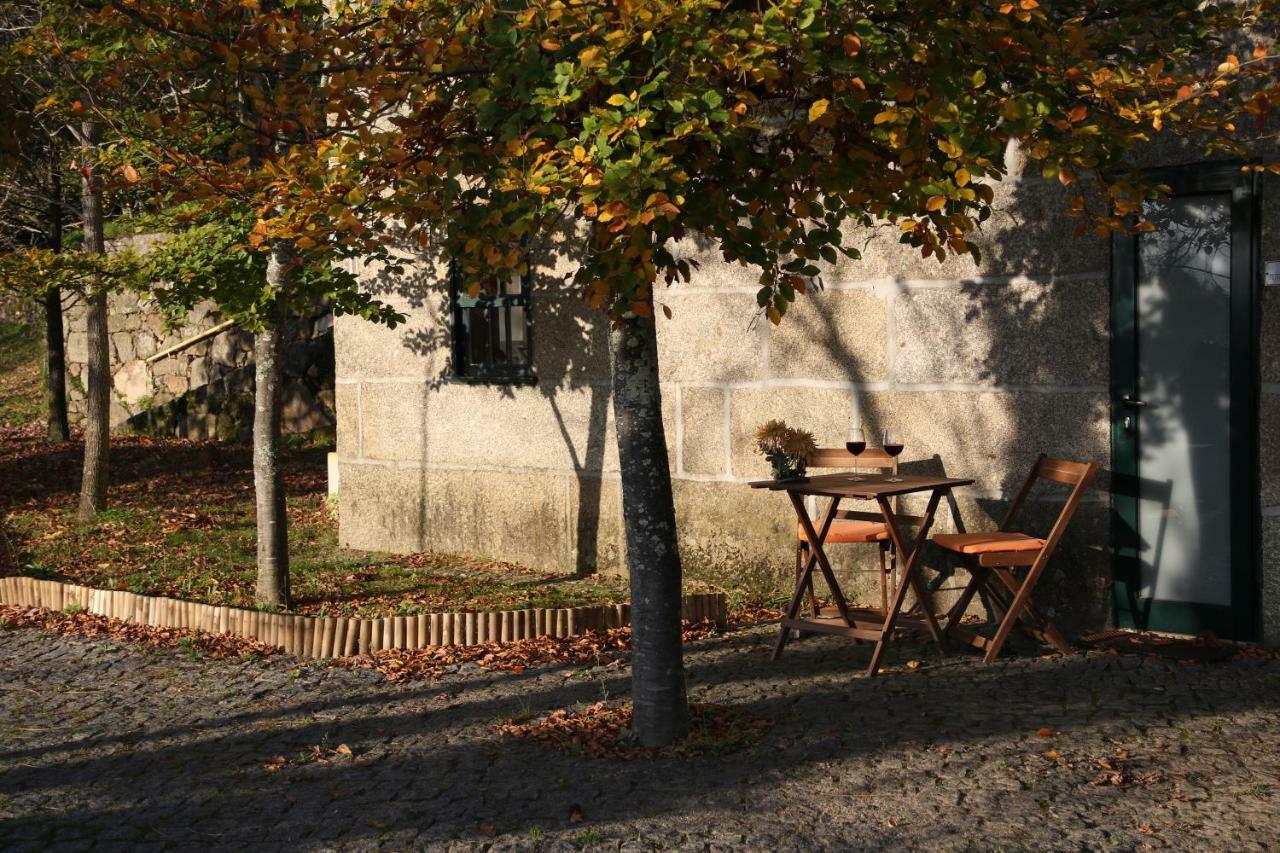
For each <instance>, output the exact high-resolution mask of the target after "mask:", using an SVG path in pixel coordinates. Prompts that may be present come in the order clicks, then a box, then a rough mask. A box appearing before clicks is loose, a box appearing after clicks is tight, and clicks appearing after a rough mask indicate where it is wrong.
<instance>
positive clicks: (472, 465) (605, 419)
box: [335, 153, 1280, 639]
mask: <svg viewBox="0 0 1280 853" xmlns="http://www.w3.org/2000/svg"><path fill="white" fill-rule="evenodd" d="M1011 156H1013V157H1015V158H1016V153H1015V154H1013V155H1011ZM1194 159H1195V158H1194V157H1189V158H1188V159H1187V161H1188V162H1190V161H1192V160H1194ZM1166 162H1168V161H1166ZM1012 174H1013V178H1012V179H1011V180H1007V181H1005V182H1004V183H1003V184H1001V185H998V186H997V205H998V207H999V213H997V214H996V215H995V216H993V217H992V218H991V219H990V220H989V221H988V222H987V223H986V224H985V226H984V229H983V232H982V237H981V239H979V240H978V241H977V242H979V243H980V245H981V248H982V250H983V253H982V261H981V263H976V262H975V261H974V260H973V259H972V258H969V257H963V258H959V257H957V258H948V259H947V260H946V262H945V263H942V264H939V263H938V262H937V261H936V260H933V259H921V258H920V257H919V256H918V254H915V253H912V252H910V251H909V250H907V249H904V248H903V247H901V246H899V245H898V243H897V240H896V233H889V229H886V231H885V232H884V233H868V234H858V235H855V236H856V240H857V245H859V246H860V247H861V248H862V255H863V257H862V259H861V260H860V261H856V262H855V261H848V260H844V259H842V260H841V262H840V263H839V264H838V265H836V266H835V268H834V269H831V270H829V271H828V272H827V274H826V275H825V285H826V286H825V289H824V290H822V291H821V292H819V293H816V294H813V295H811V296H809V297H804V298H802V299H801V300H800V301H799V302H798V303H797V304H796V305H795V306H794V308H793V309H792V311H791V312H789V313H788V315H787V317H786V318H785V319H784V320H783V322H782V324H781V325H780V326H776V327H773V326H771V325H770V324H769V323H767V322H764V321H753V318H754V315H755V311H756V309H755V301H754V293H755V290H756V285H755V275H754V274H752V273H751V272H750V271H749V270H745V269H742V268H739V267H737V266H732V265H728V264H726V263H724V262H723V261H722V260H720V259H719V258H718V256H717V253H716V252H715V251H714V249H712V248H711V247H698V246H694V245H686V246H683V247H682V251H683V252H684V254H685V256H686V257H689V258H691V259H696V260H698V261H699V262H700V266H699V268H698V269H697V271H696V272H695V273H694V275H693V280H692V281H691V282H690V283H688V284H679V285H677V286H674V287H671V288H668V289H664V290H661V291H660V292H658V294H657V299H658V301H660V302H661V303H663V304H665V305H666V306H668V307H669V308H670V309H671V311H672V315H673V316H672V318H671V319H666V318H665V317H664V316H663V315H662V313H661V312H659V314H658V330H659V347H660V357H661V372H662V393H663V406H664V417H665V420H666V435H667V440H668V443H669V452H670V460H671V468H672V475H673V480H674V482H673V486H674V491H675V500H676V509H677V516H678V523H679V531H680V545H681V554H682V557H683V560H684V564H685V569H686V573H687V574H688V575H691V576H702V577H708V578H713V579H715V578H719V579H726V578H730V577H733V578H737V579H739V580H740V579H742V578H744V577H748V578H750V577H763V576H768V577H780V576H783V575H785V574H787V573H789V572H790V571H791V566H792V564H793V560H794V547H795V536H796V533H795V530H796V525H795V519H794V515H793V514H792V512H791V510H790V507H789V505H788V504H787V502H786V501H785V500H783V499H782V498H780V497H779V496H778V495H776V494H768V493H760V492H756V491H753V490H751V489H749V488H748V487H747V486H746V485H745V484H746V483H747V482H748V481H749V480H752V479H759V478H761V477H764V476H767V475H768V467H767V465H766V464H765V462H764V460H763V459H761V458H760V457H758V456H756V455H755V454H754V452H753V448H752V440H753V431H754V429H755V427H756V426H757V425H758V424H760V423H762V422H763V421H765V420H768V419H770V418H783V419H785V420H786V421H787V422H788V423H789V424H792V425H796V426H803V427H805V428H807V429H810V430H812V431H813V432H814V433H815V435H816V437H817V440H818V443H819V445H822V446H838V445H842V444H843V442H844V441H845V440H846V438H847V435H848V432H849V429H850V427H851V424H852V422H853V421H854V420H855V419H857V420H858V421H860V422H861V423H862V425H863V426H864V428H866V429H867V430H868V435H869V436H874V435H876V434H877V431H878V430H880V429H882V428H884V427H887V426H892V427H893V428H895V429H898V430H900V431H901V432H902V433H903V434H904V435H905V439H906V448H907V449H906V452H905V453H904V454H903V457H902V458H903V459H904V460H909V465H908V466H907V468H908V470H911V469H915V470H921V471H924V470H928V471H937V472H941V471H945V472H946V473H947V474H949V475H955V476H966V477H974V478H975V479H976V483H975V485H974V486H973V487H971V488H967V489H963V490H961V491H958V492H957V494H956V497H957V501H956V505H955V506H954V507H953V508H952V509H954V510H956V511H958V512H959V513H960V514H961V516H962V517H963V519H964V522H965V524H966V526H967V528H968V529H969V530H979V529H983V528H984V527H985V528H991V527H994V526H995V525H996V524H997V523H998V521H999V519H1000V517H1001V515H1002V513H1003V510H1004V508H1005V506H1006V505H1007V501H1008V500H1009V499H1010V498H1011V497H1012V493H1013V492H1014V491H1016V489H1017V488H1018V486H1019V485H1020V484H1021V482H1022V480H1023V479H1024V478H1025V476H1026V474H1027V472H1028V470H1029V468H1030V465H1031V464H1032V461H1033V460H1034V458H1035V456H1036V454H1038V453H1040V452H1045V453H1049V454H1051V455H1057V456H1062V457H1066V458H1071V459H1078V460H1082V461H1093V462H1098V463H1099V464H1100V465H1102V466H1103V469H1104V474H1103V475H1102V476H1101V477H1100V478H1099V482H1098V484H1097V486H1096V488H1095V489H1094V491H1093V493H1092V494H1091V495H1090V496H1089V497H1088V499H1087V501H1086V503H1085V504H1084V505H1083V507H1082V508H1081V510H1080V512H1079V514H1078V515H1077V517H1076V519H1075V521H1074V522H1073V524H1072V527H1071V529H1070V530H1069V532H1068V536H1067V538H1066V540H1065V541H1064V543H1063V545H1062V547H1061V550H1060V551H1059V555H1058V557H1057V558H1056V559H1055V563H1056V566H1055V567H1054V569H1053V570H1052V571H1050V572H1049V573H1048V574H1047V575H1046V577H1045V579H1044V580H1043V581H1042V585H1041V591H1042V601H1044V602H1050V603H1052V605H1053V608H1054V610H1055V611H1056V615H1057V617H1058V618H1059V619H1061V620H1062V621H1063V622H1064V623H1065V624H1066V625H1068V626H1069V627H1074V628H1079V627H1081V626H1098V625H1102V624H1105V623H1106V622H1107V620H1108V619H1109V614H1110V601H1109V593H1108V590H1109V585H1110V565H1109V559H1108V554H1107V545H1108V538H1109V530H1110V522H1109V513H1110V496H1109V476H1108V475H1107V473H1105V471H1106V469H1107V468H1109V467H1110V433H1109V430H1110V427H1109V381H1110V371H1109V334H1108V323H1109V266H1110V243H1109V241H1108V240H1105V239H1100V238H1097V237H1094V236H1087V237H1083V238H1079V239H1075V238H1073V237H1072V236H1071V233H1072V231H1073V229H1074V226H1075V224H1076V222H1077V221H1078V220H1073V219H1070V218H1068V217H1067V216H1066V215H1065V213H1064V210H1065V203H1064V200H1063V196H1062V192H1061V190H1060V188H1059V187H1058V186H1057V184H1056V183H1053V184H1050V183H1048V182H1045V181H1042V180H1041V179H1039V178H1038V177H1032V176H1027V177H1019V175H1020V170H1019V168H1018V166H1017V164H1016V163H1015V164H1014V170H1013V172H1012ZM1276 183H1277V182H1276V180H1275V179H1274V178H1272V179H1270V183H1269V184H1268V186H1267V187H1266V188H1265V191H1264V198H1266V199H1267V201H1266V204H1267V211H1266V216H1265V225H1264V244H1263V253H1264V255H1265V256H1267V257H1280V207H1278V206H1277V203H1276V201H1277V200H1276V194H1277V192H1280V187H1278V186H1276ZM569 253H570V254H571V251H570V252H569ZM568 269H571V265H570V264H568V263H567V262H565V261H563V260H560V261H556V260H552V261H549V262H547V263H546V264H544V265H543V268H542V270H541V274H540V278H539V280H538V282H537V285H536V286H535V290H534V293H535V297H534V298H535V302H534V307H533V312H534V313H533V316H534V320H533V328H534V334H533V357H534V370H535V373H536V374H537V377H538V382H537V384H536V386H534V387H505V386H483V385H479V386H477V385H464V384H455V383H453V382H450V381H449V379H448V359H449V347H448V340H449V331H448V323H447V313H446V311H445V308H446V305H447V295H446V293H445V289H444V285H443V281H444V277H443V276H442V275H440V273H439V271H438V270H431V269H430V268H429V267H428V266H426V265H424V266H423V267H422V270H421V274H420V275H419V276H418V278H417V279H416V280H414V281H410V282H388V281H385V280H383V279H382V277H381V276H379V275H378V273H377V271H376V270H366V271H365V273H366V277H367V281H368V282H369V287H370V289H371V290H374V291H375V292H379V293H382V294H383V295H384V296H386V297H387V298H389V299H390V300H391V301H393V302H395V303H396V304H397V305H398V306H399V307H400V308H401V309H402V310H405V311H406V312H407V313H408V314H409V317H410V321H409V324H408V325H407V326H402V327H400V328H398V329H395V330H389V329H385V328H379V327H375V326H372V325H370V324H368V323H365V322H363V321H361V320H359V319H357V318H339V319H338V321H337V324H336V328H335V335H336V350H337V385H336V393H337V415H338V447H337V459H336V463H337V470H338V472H339V475H340V479H341V489H340V500H339V503H340V518H341V521H340V539H341V543H342V544H343V545H345V546H348V547H353V548H361V549H385V550H394V551H401V552H407V551H415V550H421V549H436V550H444V551H463V552H468V553H474V554H482V555H486V556H490V557H495V558H503V559H509V560H514V561H521V562H526V563H532V564H535V565H538V566H543V567H547V568H555V569H560V570H573V569H587V570H591V569H599V570H603V571H614V570H621V569H622V567H623V565H624V550H625V546H624V542H623V530H622V524H621V517H622V503H621V492H620V485H619V475H618V462H617V450H616V445H615V435H614V424H613V412H612V408H611V403H610V391H609V381H608V365H607V352H606V342H605V333H606V325H605V323H604V322H603V321H602V319H601V318H600V317H599V316H597V315H595V314H593V313H592V312H591V311H590V310H589V308H588V307H587V306H585V305H584V304H583V301H582V300H581V299H580V298H579V297H578V296H577V295H576V294H574V293H571V292H569V291H568V290H567V289H566V288H565V286H564V285H563V283H562V278H561V274H562V273H563V272H565V271H566V270H568ZM1278 323H1280V306H1278V305H1277V297H1276V296H1273V295H1272V294H1271V293H1270V292H1268V293H1267V294H1266V297H1265V302H1264V305H1263V324H1264V342H1263V349H1264V365H1263V378H1264V392H1265V394H1266V396H1265V397H1264V400H1263V446H1262V454H1263V470H1262V481H1263V494H1264V497H1263V503H1264V507H1265V509H1264V522H1265V525H1264V529H1265V536H1266V541H1267V545H1268V547H1267V549H1266V553H1267V566H1266V572H1267V583H1266V589H1265V597H1266V611H1267V614H1268V617H1267V628H1266V630H1267V633H1268V636H1269V637H1272V638H1275V639H1280V612H1278V611H1280V470H1278V469H1277V466H1276V464H1275V462H1274V459H1273V448H1274V444H1275V435H1276V434H1277V427H1278V425H1280V405H1277V404H1280V357H1278V353H1277V349H1276V348H1277V345H1278V344H1277V342H1278V341H1280V329H1277V328H1276V327H1277V324H1278ZM1059 500H1060V497H1054V496H1043V499H1042V500H1037V501H1035V502H1033V507H1034V508H1035V509H1036V511H1037V512H1038V514H1039V515H1040V516H1041V517H1042V518H1043V519H1051V518H1052V517H1053V516H1054V515H1055V514H1056V511H1057V509H1058V507H1059V506H1060V503H1059ZM949 515H950V513H949V512H942V513H940V519H939V522H938V524H937V526H936V527H935V532H944V531H945V530H947V529H949V528H951V527H952V526H953V521H952V518H950V517H949ZM831 550H832V552H833V555H834V554H835V553H837V552H839V554H840V561H839V562H840V564H841V565H840V570H841V571H842V572H848V571H851V570H852V569H854V568H858V567H862V566H863V562H864V561H862V562H860V558H855V557H854V556H852V555H854V554H856V553H858V551H857V549H856V548H855V547H852V546H840V547H833V548H832V549H831ZM869 550H870V549H869ZM934 568H936V569H940V570H943V573H941V574H939V575H937V576H936V580H937V583H938V584H939V588H940V590H942V593H943V595H944V596H945V595H946V594H947V590H949V589H953V588H954V587H955V586H956V584H957V582H958V581H959V578H956V579H954V580H950V579H948V578H947V577H946V574H945V566H942V565H939V566H935V567H934ZM853 580H854V581H855V584H854V587H855V589H856V590H857V591H858V592H860V593H861V595H862V596H863V597H867V596H870V594H871V593H870V589H869V583H870V580H869V578H868V576H865V575H859V576H858V577H857V578H854V579H853ZM859 582H860V583H859Z"/></svg>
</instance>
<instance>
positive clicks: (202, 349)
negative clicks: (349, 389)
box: [65, 235, 334, 439]
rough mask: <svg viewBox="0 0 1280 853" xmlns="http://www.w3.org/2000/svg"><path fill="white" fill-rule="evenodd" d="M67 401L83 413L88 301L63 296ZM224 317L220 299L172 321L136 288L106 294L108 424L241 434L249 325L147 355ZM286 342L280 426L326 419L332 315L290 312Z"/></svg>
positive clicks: (75, 415)
mask: <svg viewBox="0 0 1280 853" xmlns="http://www.w3.org/2000/svg"><path fill="white" fill-rule="evenodd" d="M158 239H160V236H159V235H140V236H138V237H130V238H125V239H122V240H117V241H113V242H112V243H111V245H110V246H109V248H108V251H118V250H121V249H123V248H125V247H132V248H134V249H135V250H137V251H146V249H147V247H148V246H150V245H152V244H153V243H154V242H155V241H156V240H158ZM66 302H67V307H66V322H65V330H66V344H67V373H68V387H67V395H68V401H67V403H68V408H69V414H70V418H71V420H72V422H73V423H75V422H78V421H79V420H81V418H82V417H83V414H82V413H83V404H84V387H85V386H84V383H85V376H86V371H87V365H86V357H87V337H86V331H85V306H84V305H83V304H82V303H81V302H79V301H78V300H76V299H75V298H74V297H67V299H66ZM222 322H223V317H222V315H221V314H220V313H219V311H218V309H217V306H216V305H214V304H213V303H210V302H205V303H201V304H199V305H197V306H196V307H195V308H194V309H193V310H192V311H191V313H190V314H188V316H187V317H186V318H185V320H184V322H183V323H182V325H181V326H178V327H176V328H170V327H168V326H167V325H166V322H165V318H164V317H163V316H162V315H161V314H160V312H159V311H158V310H157V309H156V307H155V306H154V305H153V304H152V303H150V302H149V301H148V300H146V299H140V298H139V296H138V295H137V294H136V293H132V292H122V293H113V294H111V295H110V297H109V299H108V319H107V330H108V333H109V335H110V339H111V369H112V376H113V388H112V395H111V427H112V429H113V430H145V431H150V432H156V433H162V434H170V435H177V436H182V437H189V438H197V439H204V438H214V437H218V438H223V439H235V438H247V437H248V435H249V433H250V430H251V428H252V423H253V334H252V333H250V332H247V331H245V330H243V329H241V328H239V327H238V326H232V327H230V328H228V329H226V330H224V331H222V332H221V333H219V334H217V335H215V336H213V337H210V338H207V339H205V340H203V341H201V342H199V343H196V344H194V345H192V346H190V347H187V348H185V349H182V350H181V351H179V352H176V353H174V354H173V355H167V356H164V357H162V358H159V359H156V360H149V359H150V358H151V357H152V356H154V355H156V354H157V353H160V352H162V351H164V350H165V349H168V348H169V347H172V346H175V345H177V344H180V343H182V342H184V341H186V340H189V339H190V338H192V337H195V336H197V335H199V334H200V333H202V332H205V331H208V330H210V329H213V328H214V327H215V326H217V325H219V324H220V323H222ZM287 339H288V343H287V344H286V348H285V375H286V384H285V394H284V411H285V421H284V423H285V430H286V431H288V432H310V431H312V430H315V429H321V428H331V427H332V426H333V423H334V416H333V335H332V315H331V314H329V313H328V312H327V311H317V312H316V313H315V314H314V315H313V316H309V317H303V318H299V319H298V320H296V321H295V322H294V324H293V329H292V331H291V333H290V334H289V335H288V338H287Z"/></svg>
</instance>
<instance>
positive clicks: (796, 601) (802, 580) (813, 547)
mask: <svg viewBox="0 0 1280 853" xmlns="http://www.w3.org/2000/svg"><path fill="white" fill-rule="evenodd" d="M787 494H788V495H790V497H791V504H792V506H793V507H794V508H795V511H796V516H797V518H799V519H800V526H801V528H802V529H803V530H804V534H805V536H806V537H807V538H808V540H809V556H808V558H807V559H806V560H805V565H804V571H803V572H801V574H800V576H799V577H797V578H796V591H795V594H794V595H792V596H791V603H790V604H789V605H788V606H787V612H786V616H785V617H784V619H795V618H796V617H797V616H798V615H800V605H801V604H803V603H804V592H805V588H806V587H810V588H811V587H812V584H813V569H814V566H815V565H823V564H826V560H827V555H826V554H825V553H824V552H823V550H822V543H823V542H825V541H826V539H827V533H828V532H830V530H831V523H832V522H833V521H835V518H836V511H837V510H839V509H840V499H839V498H832V499H831V505H830V506H829V507H827V512H826V514H825V515H824V516H823V517H822V529H821V531H817V530H814V527H813V521H812V519H810V518H809V513H808V511H807V510H806V509H805V507H804V501H803V500H802V499H801V497H800V496H799V495H797V494H795V493H794V492H788V493H787ZM830 572H831V567H830V565H829V564H827V565H826V570H825V571H824V573H823V575H824V577H825V576H827V575H830ZM833 580H834V579H833ZM829 582H830V581H829ZM834 596H835V597H836V600H837V606H839V607H840V608H841V609H840V613H841V615H843V616H844V618H845V621H846V622H848V620H849V614H848V612H847V609H846V608H845V606H844V599H843V597H841V596H840V593H839V588H838V587H837V588H836V589H835V592H834ZM779 627H780V630H779V632H778V643H777V645H776V646H774V648H773V660H777V659H778V658H779V657H780V656H781V655H782V649H783V648H784V647H785V646H786V645H787V639H788V638H789V636H790V634H791V629H790V628H788V627H787V626H786V625H785V624H783V625H781V626H779Z"/></svg>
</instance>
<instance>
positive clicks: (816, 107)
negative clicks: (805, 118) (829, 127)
mask: <svg viewBox="0 0 1280 853" xmlns="http://www.w3.org/2000/svg"><path fill="white" fill-rule="evenodd" d="M829 106H831V102H830V101H828V100H827V99H826V98H821V99H819V100H816V101H814V102H813V104H811V105H810V107H809V121H817V120H818V119H820V118H822V117H823V116H824V115H826V114H827V107H829Z"/></svg>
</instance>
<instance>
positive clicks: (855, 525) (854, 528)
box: [797, 518, 889, 545]
mask: <svg viewBox="0 0 1280 853" xmlns="http://www.w3.org/2000/svg"><path fill="white" fill-rule="evenodd" d="M797 527H798V533H797V536H798V537H799V539H800V540H801V541H804V540H806V539H807V538H808V537H807V536H805V535H804V527H803V526H801V525H797ZM813 529H814V530H819V529H820V528H819V525H817V524H815V525H814V526H813ZM888 538H889V528H887V527H885V526H884V523H883V522H879V521H858V520H857V519H852V518H837V519H836V520H835V521H833V522H831V529H830V530H828V531H827V538H826V544H828V545H830V544H831V543H833V542H882V541H884V540H885V539H888Z"/></svg>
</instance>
